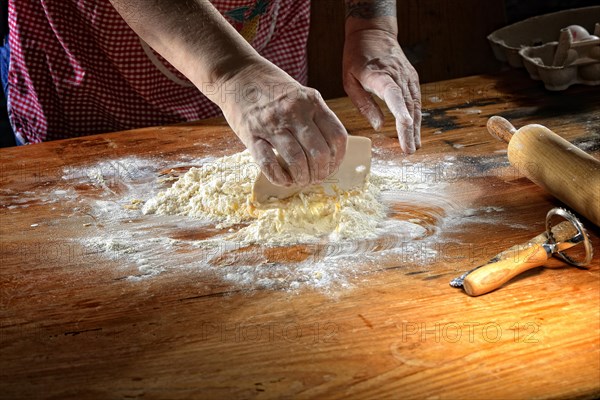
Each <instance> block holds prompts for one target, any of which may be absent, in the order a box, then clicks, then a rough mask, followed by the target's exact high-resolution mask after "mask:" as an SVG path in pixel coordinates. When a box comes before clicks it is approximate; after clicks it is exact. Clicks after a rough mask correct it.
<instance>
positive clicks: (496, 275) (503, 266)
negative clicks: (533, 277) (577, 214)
mask: <svg viewBox="0 0 600 400" xmlns="http://www.w3.org/2000/svg"><path fill="white" fill-rule="evenodd" d="M576 234H577V228H575V226H574V225H573V224H572V223H570V222H569V221H563V222H561V223H559V224H558V225H555V226H553V227H552V236H553V237H554V239H555V241H556V242H559V243H561V249H562V250H566V249H567V248H568V247H570V246H574V245H575V244H570V243H566V242H567V241H568V240H569V239H571V238H572V237H573V236H575V235H576ZM546 241H548V235H547V233H546V232H543V233H540V234H539V235H537V236H536V237H534V238H532V239H531V240H530V241H529V242H528V243H526V244H521V245H516V246H513V247H511V248H510V249H507V250H505V251H503V252H502V253H500V254H498V255H497V256H496V257H494V258H495V259H499V260H498V261H496V262H491V263H489V264H486V265H484V266H482V267H480V268H479V269H476V270H475V271H473V272H471V273H470V274H469V275H467V276H466V277H465V280H464V282H463V288H464V289H465V292H466V293H467V294H468V295H470V296H480V295H482V294H486V293H489V292H491V291H492V290H494V289H497V288H499V287H500V286H502V285H503V284H505V283H506V282H508V281H509V280H510V279H512V278H514V277H515V276H517V275H519V274H520V273H522V272H525V271H527V270H528V269H531V268H535V267H539V266H542V265H544V263H545V262H546V261H547V260H548V258H549V257H548V254H547V253H546V250H545V249H544V248H543V247H542V244H544V243H546Z"/></svg>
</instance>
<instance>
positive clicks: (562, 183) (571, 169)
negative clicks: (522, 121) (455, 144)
mask: <svg viewBox="0 0 600 400" xmlns="http://www.w3.org/2000/svg"><path fill="white" fill-rule="evenodd" d="M487 129H488V131H489V132H490V134H491V135H492V136H494V137H496V138H497V139H500V140H503V141H505V142H506V143H508V160H509V161H510V163H511V164H512V166H513V167H515V168H517V169H518V170H519V171H520V172H521V173H523V174H524V175H525V176H526V177H527V178H529V179H530V180H531V181H533V182H534V183H536V184H537V185H539V186H541V187H542V188H544V189H545V190H547V191H548V192H549V193H550V194H552V195H553V196H554V197H556V198H557V199H559V200H560V201H562V202H563V203H565V204H567V205H568V206H569V207H571V208H572V209H573V210H575V211H577V212H578V213H579V214H581V215H583V216H584V217H586V218H587V219H588V220H590V221H591V222H592V223H593V224H595V225H596V226H600V161H598V160H597V159H595V158H594V157H592V156H591V155H589V154H588V153H586V152H585V151H583V150H581V149H579V148H578V147H576V146H575V145H574V144H572V143H570V142H568V141H567V140H565V139H563V138H561V137H560V136H558V135H557V134H556V133H554V132H552V131H551V130H550V129H548V128H546V127H545V126H543V125H538V124H531V125H525V126H524V127H522V128H520V129H519V130H517V129H515V127H514V126H512V125H511V123H510V122H508V121H507V120H506V119H504V118H502V117H498V116H493V117H491V118H490V119H489V120H488V122H487Z"/></svg>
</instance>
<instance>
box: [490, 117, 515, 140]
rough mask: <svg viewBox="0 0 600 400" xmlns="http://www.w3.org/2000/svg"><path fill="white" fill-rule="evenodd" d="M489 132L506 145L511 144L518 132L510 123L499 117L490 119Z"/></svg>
mask: <svg viewBox="0 0 600 400" xmlns="http://www.w3.org/2000/svg"><path fill="white" fill-rule="evenodd" d="M487 130H488V132H489V133H490V134H491V135H492V136H493V137H495V138H496V139H498V140H502V141H504V142H506V143H509V142H510V139H511V138H512V136H513V135H514V134H515V132H517V130H516V129H515V127H514V126H512V124H511V123H510V122H508V121H507V120H506V119H504V118H502V117H499V116H497V115H494V116H493V117H491V118H490V119H488V121H487Z"/></svg>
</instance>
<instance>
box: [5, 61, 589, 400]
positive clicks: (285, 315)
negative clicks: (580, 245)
mask: <svg viewBox="0 0 600 400" xmlns="http://www.w3.org/2000/svg"><path fill="white" fill-rule="evenodd" d="M422 92H423V107H424V112H425V113H426V114H424V119H423V147H422V149H420V150H419V151H418V152H417V153H416V154H414V155H411V156H409V157H404V156H403V155H401V154H400V151H399V146H398V144H397V142H396V140H395V139H393V138H389V137H387V136H386V135H384V134H381V133H375V132H373V131H372V130H371V129H370V128H369V127H368V124H367V123H366V122H365V121H364V120H363V119H362V118H361V117H360V115H359V114H358V113H357V112H356V110H355V109H354V108H353V107H352V106H351V103H350V102H349V100H348V99H345V98H344V99H337V100H333V101H330V102H329V104H330V105H331V107H332V108H333V110H334V111H335V112H336V113H337V114H338V115H339V117H340V119H341V120H342V122H343V123H344V124H345V126H346V127H347V128H348V130H349V132H350V133H352V134H355V135H363V136H368V137H370V138H371V139H372V140H373V148H374V153H373V159H374V162H375V163H379V164H378V165H380V166H385V165H389V166H390V168H392V166H394V168H400V169H399V170H400V171H401V172H402V174H403V176H402V179H404V180H406V184H407V188H408V189H410V190H407V191H405V192H404V193H401V196H400V200H401V201H396V202H395V203H393V205H392V206H391V207H390V215H391V216H393V217H394V218H397V219H403V220H405V221H406V223H407V224H408V223H413V222H414V221H417V222H414V223H415V224H417V225H419V226H421V227H422V228H423V229H422V230H420V231H418V232H421V234H420V235H418V236H417V237H414V238H412V239H411V238H405V239H406V240H401V243H400V245H399V244H398V242H396V247H395V248H392V249H390V248H385V246H389V244H390V241H389V240H388V241H386V240H385V238H384V239H381V240H379V241H377V240H375V241H362V242H360V243H355V248H354V249H353V250H352V251H350V253H347V250H345V249H344V248H338V249H337V250H336V251H339V252H340V254H341V256H344V254H346V255H349V256H350V258H351V259H349V261H347V265H346V264H345V263H346V261H344V260H347V259H345V258H343V257H342V258H339V257H338V258H336V257H335V255H334V256H331V255H330V254H325V253H326V251H330V250H331V249H332V248H331V247H327V245H326V244H321V247H319V246H291V247H284V248H261V247H260V246H254V247H253V248H250V249H248V248H240V249H233V250H232V249H224V248H223V249H220V250H219V253H218V254H211V255H210V259H209V258H206V260H205V261H207V262H203V261H202V260H201V259H202V258H205V257H207V256H206V251H205V250H202V249H199V248H195V247H194V246H193V244H194V240H200V239H202V238H206V237H211V236H214V235H215V234H219V233H221V231H220V230H219V229H217V228H216V227H214V226H208V227H207V226H206V225H201V224H199V223H198V222H197V221H194V220H192V219H189V218H186V217H160V216H154V215H142V214H141V213H140V211H139V210H138V209H137V208H138V207H137V206H138V203H137V200H138V199H139V197H141V196H144V195H145V196H146V197H149V196H151V195H153V194H154V193H156V191H158V190H159V189H160V188H161V185H164V184H167V183H161V182H160V181H159V179H160V176H159V175H160V171H163V170H165V169H167V170H169V169H172V168H175V169H174V170H175V171H177V168H180V167H182V166H185V165H196V164H198V163H202V162H206V160H207V159H206V157H208V156H215V157H216V156H221V155H225V154H232V153H234V152H236V151H240V150H242V146H241V144H240V143H239V142H238V141H237V139H236V138H235V136H234V135H233V133H232V132H231V131H230V130H229V128H228V127H227V125H226V124H225V123H224V121H222V120H220V119H216V120H209V121H203V122H198V123H192V124H186V125H179V126H163V127H154V128H146V129H140V130H135V131H128V132H120V133H114V134H105V135H97V136H89V137H82V138H78V139H71V140H64V141H56V142H49V143H44V144H40V145H32V146H27V147H21V148H11V149H3V150H1V151H0V159H1V164H0V166H1V171H0V185H1V186H0V218H1V221H0V233H1V265H2V266H1V268H0V296H1V297H0V307H1V308H0V317H1V322H0V398H2V399H38V398H47V399H134V398H140V399H142V398H143V399H202V398H206V399H214V398H228V399H229V398H243V399H246V398H257V399H262V398H377V399H380V398H402V399H412V398H415V399H419V398H428V399H483V398H485V399H523V398H543V399H566V398H569V399H572V398H581V399H592V398H597V397H598V396H600V317H599V310H600V274H599V269H600V268H599V263H598V260H600V257H599V256H598V255H596V256H595V257H594V263H593V265H592V266H590V267H589V268H588V269H580V268H574V267H569V266H566V265H564V266H559V267H558V268H552V269H550V268H543V267H540V268H535V269H533V270H530V271H528V272H526V273H524V274H523V275H521V276H519V277H517V278H515V279H514V280H512V281H510V282H508V283H507V284H506V285H504V286H503V287H502V288H500V289H499V290H496V291H494V292H492V293H489V294H487V295H484V296H481V297H476V298H474V297H469V296H467V295H466V294H465V293H464V292H462V291H461V290H459V289H455V288H452V287H450V286H449V284H448V283H449V281H450V280H451V279H452V278H453V277H455V276H457V275H460V274H461V273H462V272H464V271H466V270H468V269H471V268H473V267H475V266H477V265H479V264H482V263H484V262H486V261H487V260H489V259H490V258H491V257H493V256H494V255H495V254H497V253H499V252H501V251H502V250H505V249H507V248H509V247H511V246H512V245H515V244H518V243H523V242H525V241H527V240H528V239H530V238H533V237H535V236H536V235H538V234H539V233H541V232H543V230H544V218H545V215H546V213H547V212H548V210H550V209H551V208H552V207H555V206H560V205H561V204H560V203H559V202H558V201H557V200H555V199H554V198H552V196H550V195H549V194H548V193H545V192H544V191H543V190H542V189H541V188H539V187H537V186H536V185H535V184H533V183H531V182H529V181H528V180H527V179H525V178H523V176H522V174H521V173H520V172H519V170H518V169H515V168H512V167H510V166H509V164H508V161H507V158H506V144H505V143H502V142H500V141H497V140H495V139H494V138H492V137H491V136H490V135H489V134H488V133H487V131H486V129H485V124H486V121H487V119H488V118H489V117H490V116H492V115H502V116H504V117H505V118H507V119H509V120H510V121H511V122H512V123H513V124H514V125H515V126H516V127H517V128H518V127H520V126H522V125H524V124H527V123H540V124H543V125H546V126H547V127H548V128H550V129H552V130H553V131H554V132H556V133H558V134H560V135H561V136H562V137H564V138H566V139H568V140H570V141H571V142H573V143H575V144H576V145H577V146H578V147H580V148H582V149H584V150H586V151H588V152H590V153H592V154H594V155H595V156H596V157H598V153H599V151H600V131H599V128H598V127H599V126H600V113H599V111H598V110H600V93H599V91H598V89H597V88H592V87H583V86H577V87H572V88H570V89H569V90H567V91H564V92H560V93H551V92H547V91H545V90H544V89H543V87H542V85H541V84H540V83H538V82H533V81H531V80H529V79H528V78H527V77H526V76H525V73H524V72H522V71H516V72H509V73H505V74H502V75H497V76H474V77H469V78H463V79H458V80H452V81H443V82H437V83H431V84H427V85H424V86H423V87H422ZM386 116H387V123H386V125H385V127H384V129H385V130H386V131H390V130H392V129H393V127H394V124H393V121H392V119H391V117H390V115H389V114H386ZM202 160H204V161H202ZM132 165H133V167H132ZM413 189H414V191H413ZM402 196H403V197H402ZM145 199H146V198H142V199H140V200H145ZM402 199H403V200H402ZM410 221H412V222H410ZM584 224H585V225H586V226H587V228H588V232H589V234H590V237H591V239H592V243H593V244H594V246H595V247H596V248H598V245H599V244H600V240H599V236H598V233H599V230H598V228H597V227H594V226H592V225H591V224H590V223H589V222H587V221H585V220H584ZM407 226H408V225H407ZM390 234H391V233H390ZM395 234H396V235H400V236H397V237H400V238H402V232H395ZM94 238H96V239H97V238H104V239H107V238H108V239H109V240H108V242H106V241H105V242H103V244H102V245H103V246H104V247H102V248H101V249H100V250H99V249H98V247H95V249H96V250H94V247H93V244H94V243H96V242H94ZM125 239H127V241H126V242H124V241H125ZM119 240H122V241H121V242H119ZM123 243H128V246H131V248H129V247H123ZM91 244H92V246H91ZM96 244H97V243H96ZM109 245H110V246H109ZM90 246H91V247H90ZM384 250H386V251H384ZM598 251H599V250H597V254H598ZM344 252H346V253H344ZM340 260H342V261H340ZM208 261H209V262H208ZM556 263H560V261H558V260H551V261H549V265H552V266H554V267H556V266H557V265H556ZM315 265H320V266H321V269H320V270H316V269H315V268H314V266H315ZM157 266H159V267H160V268H159V267H157ZM148 271H150V272H152V273H149V272H148ZM302 271H310V272H311V274H312V275H311V276H303V275H302ZM317 272H318V274H317ZM265 282H268V283H269V284H265Z"/></svg>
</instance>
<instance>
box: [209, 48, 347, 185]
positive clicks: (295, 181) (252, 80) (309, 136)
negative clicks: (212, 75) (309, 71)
mask: <svg viewBox="0 0 600 400" xmlns="http://www.w3.org/2000/svg"><path fill="white" fill-rule="evenodd" d="M219 85H220V86H221V87H220V88H219V90H218V91H219V93H220V94H221V99H220V101H219V102H218V104H219V105H220V106H221V109H222V110H223V114H224V115H225V118H226V119H227V122H228V123H229V125H230V126H231V128H232V129H233V131H234V132H235V133H236V135H237V136H238V137H239V138H240V140H241V141H242V142H243V143H244V144H245V145H246V147H247V148H248V150H250V153H251V154H252V156H253V158H254V160H255V161H256V162H257V163H258V164H259V165H260V167H261V170H262V171H263V173H264V174H265V175H266V176H267V178H268V179H269V180H270V181H271V182H273V183H275V184H277V185H281V186H291V185H300V186H305V185H308V184H312V183H316V182H320V181H323V180H324V179H326V178H327V177H328V176H329V175H330V174H331V173H333V172H334V171H336V170H337V168H338V167H339V165H340V162H341V160H342V159H343V157H344V154H345V152H346V139H347V133H346V130H345V128H344V126H343V125H342V123H341V122H340V121H339V119H338V118H337V116H336V115H335V114H334V113H333V112H332V111H331V110H330V109H329V107H327V105H326V104H325V102H324V100H323V98H322V97H321V95H320V94H319V92H318V91H316V90H315V89H311V88H308V87H305V86H302V85H301V84H299V83H298V82H297V81H295V80H294V79H293V78H291V77H290V76H289V75H288V74H286V73H285V72H284V71H282V70H280V69H279V68H277V67H276V66H275V65H273V64H271V63H270V62H268V61H266V60H264V59H262V60H255V61H254V62H252V63H250V64H249V65H248V66H245V67H244V68H242V69H240V70H238V71H237V72H236V73H235V74H234V75H233V76H231V77H229V78H228V79H227V80H226V81H224V82H222V83H220V84H219ZM274 150H275V151H276V152H277V154H278V155H279V157H280V159H281V161H283V162H282V163H280V162H279V161H278V159H277V156H276V154H275V153H274Z"/></svg>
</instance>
